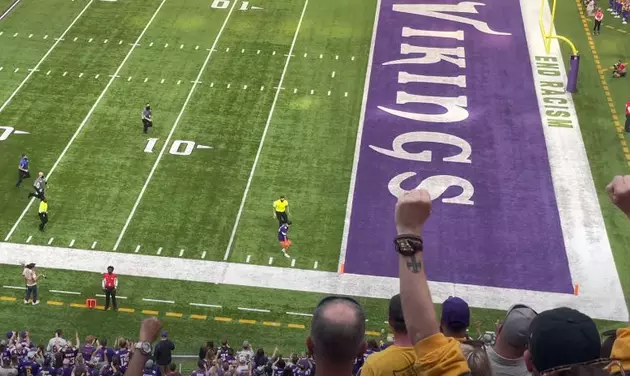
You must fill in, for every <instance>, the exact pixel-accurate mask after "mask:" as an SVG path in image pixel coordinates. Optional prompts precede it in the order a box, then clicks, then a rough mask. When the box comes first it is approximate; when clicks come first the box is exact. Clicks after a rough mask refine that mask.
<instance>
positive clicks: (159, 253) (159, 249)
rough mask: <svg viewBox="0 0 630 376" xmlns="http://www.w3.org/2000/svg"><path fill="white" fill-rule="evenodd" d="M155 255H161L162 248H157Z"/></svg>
mask: <svg viewBox="0 0 630 376" xmlns="http://www.w3.org/2000/svg"><path fill="white" fill-rule="evenodd" d="M156 254H157V255H161V254H162V247H160V248H158V250H157V253H156Z"/></svg>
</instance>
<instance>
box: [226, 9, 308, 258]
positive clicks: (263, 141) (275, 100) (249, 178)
mask: <svg viewBox="0 0 630 376" xmlns="http://www.w3.org/2000/svg"><path fill="white" fill-rule="evenodd" d="M307 6H308V0H305V1H304V8H302V14H301V15H300V21H298V24H297V27H296V29H295V34H294V35H293V41H292V42H291V48H290V49H289V53H288V54H287V60H286V61H285V63H284V69H283V70H282V75H281V76H280V81H278V86H277V89H276V95H275V96H274V98H273V103H272V104H271V109H270V110H269V116H267V123H266V124H265V129H264V130H263V134H262V136H261V138H260V144H259V145H258V151H256V157H255V158H254V164H253V165H252V170H251V171H250V173H249V177H248V178H247V185H245V191H244V192H243V198H242V199H241V204H240V206H239V208H238V213H237V214H236V220H235V221H234V227H233V228H232V233H231V234H230V241H229V242H228V245H227V247H226V249H225V255H224V256H223V260H227V259H228V257H229V256H230V251H231V250H232V244H233V243H234V237H235V236H236V230H237V229H238V224H239V222H240V220H241V215H242V214H243V208H244V207H245V201H246V200H247V194H248V193H249V188H250V187H251V185H252V180H253V179H254V173H255V172H256V167H257V166H258V159H260V154H261V152H262V148H263V145H264V144H265V138H266V137H267V131H268V130H269V125H270V124H271V118H272V117H273V111H274V110H275V108H276V103H278V97H279V96H280V91H281V90H282V83H283V82H284V76H285V75H286V74H287V69H288V68H289V62H290V61H291V56H293V49H294V48H295V42H296V41H297V38H298V34H299V33H300V27H302V20H303V19H304V14H305V13H306V7H307ZM274 53H275V51H274ZM261 89H262V88H261Z"/></svg>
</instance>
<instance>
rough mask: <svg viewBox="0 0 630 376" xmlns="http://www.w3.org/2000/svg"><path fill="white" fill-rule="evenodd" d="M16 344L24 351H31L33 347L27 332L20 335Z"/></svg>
mask: <svg viewBox="0 0 630 376" xmlns="http://www.w3.org/2000/svg"><path fill="white" fill-rule="evenodd" d="M18 343H19V344H20V345H22V347H23V348H25V349H31V348H33V347H35V345H34V344H33V342H31V339H30V337H29V333H28V331H27V330H25V331H23V332H22V333H20V336H19V337H18Z"/></svg>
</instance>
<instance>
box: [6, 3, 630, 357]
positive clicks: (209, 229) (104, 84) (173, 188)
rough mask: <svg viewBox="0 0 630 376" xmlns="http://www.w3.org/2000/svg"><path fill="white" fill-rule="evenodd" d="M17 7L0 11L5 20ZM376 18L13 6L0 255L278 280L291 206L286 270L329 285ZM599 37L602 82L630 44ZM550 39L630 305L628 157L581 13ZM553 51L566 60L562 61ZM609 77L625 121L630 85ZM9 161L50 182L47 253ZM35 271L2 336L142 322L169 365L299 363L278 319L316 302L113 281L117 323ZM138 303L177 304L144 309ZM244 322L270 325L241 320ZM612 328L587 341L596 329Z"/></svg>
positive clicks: (276, 9) (230, 289)
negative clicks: (235, 356)
mask: <svg viewBox="0 0 630 376" xmlns="http://www.w3.org/2000/svg"><path fill="white" fill-rule="evenodd" d="M10 3H12V1H6V0H4V1H3V0H0V12H1V11H2V10H3V9H6V8H7V7H8V6H9V4H10ZM375 5H376V4H375V1H368V2H364V1H357V0H351V1H344V2H340V1H333V0H320V1H310V2H306V1H295V0H290V1H283V2H277V1H271V0H260V1H258V0H255V1H249V2H244V1H238V2H233V1H227V0H225V1H221V0H216V1H214V2H212V1H209V0H204V1H201V0H186V1H172V0H165V1H161V0H134V1H123V0H119V1H100V0H97V1H89V0H77V1H68V0H63V1H62V0H48V1H46V2H34V1H26V0H23V2H22V3H20V4H19V6H18V7H16V9H15V10H14V11H13V12H12V13H11V14H10V15H9V16H8V17H6V19H4V20H2V21H0V33H1V34H0V67H2V69H0V106H1V107H0V126H4V127H10V128H0V132H2V131H3V130H4V133H3V134H0V160H2V161H3V163H1V164H0V185H1V186H2V187H4V188H3V189H0V213H1V215H0V236H1V238H2V240H6V241H10V242H14V243H26V242H27V241H28V243H30V244H36V245H46V244H49V242H50V244H51V245H55V246H60V247H67V246H69V245H70V244H71V243H72V246H73V247H75V248H83V249H90V248H94V249H97V250H103V251H113V250H114V248H116V251H117V252H131V253H134V252H136V251H137V252H138V253H141V254H150V255H156V254H158V252H159V255H161V256H171V257H184V258H192V259H202V258H203V259H206V260H223V259H224V258H225V257H226V254H227V260H228V261H231V262H241V263H242V262H249V263H252V264H264V265H267V264H268V263H269V258H270V257H273V258H274V264H273V265H275V266H285V267H286V266H289V263H290V262H291V260H288V259H284V258H283V257H278V256H279V255H280V253H279V247H278V245H277V240H276V229H277V222H276V221H275V219H273V218H272V207H271V203H272V201H273V200H274V199H276V198H277V197H278V196H279V195H281V194H284V195H287V197H288V200H289V201H290V203H291V205H290V207H291V218H292V220H293V221H294V222H295V226H294V227H293V228H292V230H291V235H292V240H293V242H294V246H293V247H292V254H293V257H294V258H295V267H297V268H304V269H312V268H313V267H314V265H315V262H317V265H318V268H319V269H322V270H328V271H336V270H337V262H338V255H339V249H340V245H341V238H342V231H343V223H344V217H345V211H346V208H345V203H346V199H347V194H348V188H349V182H350V174H351V170H352V159H353V154H354V148H355V137H356V130H357V124H358V121H359V115H360V110H361V103H362V99H363V86H364V78H365V73H366V65H367V60H368V53H369V48H370V40H371V36H372V25H373V22H374V16H375ZM258 8H260V9H258ZM51 20H52V22H51ZM607 21H609V23H608V25H609V26H610V27H611V28H604V30H603V33H602V35H601V36H598V37H597V38H596V39H595V45H596V49H597V52H598V56H599V58H600V59H601V61H602V64H606V65H608V64H610V65H612V63H613V62H614V61H616V60H617V59H624V60H626V61H627V60H630V45H628V44H627V43H624V41H626V40H627V34H628V33H630V27H628V26H627V25H625V26H624V25H621V23H620V22H619V20H615V19H611V18H610V17H608V18H607ZM556 26H557V31H558V34H560V35H565V36H567V37H569V38H570V39H571V40H572V41H573V42H574V43H575V44H576V45H577V47H578V48H579V49H580V50H581V56H582V62H581V64H582V65H581V72H580V85H579V89H580V91H579V93H577V94H576V95H574V100H575V104H576V106H577V110H578V115H579V119H580V125H581V130H582V134H583V137H584V141H585V145H586V148H587V153H588V156H589V160H590V163H591V170H592V173H593V177H594V180H595V183H596V186H597V189H598V191H599V192H600V204H601V207H602V211H603V213H604V219H605V222H606V226H607V231H608V235H609V238H610V241H611V245H612V248H613V252H614V256H615V261H616V264H617V269H618V271H619V273H620V276H621V282H622V285H623V287H624V291H625V293H626V294H625V295H626V299H628V298H629V297H630V280H628V278H624V276H625V275H626V273H627V272H628V271H630V257H628V252H627V246H626V245H627V244H630V235H629V234H628V232H627V226H628V223H627V219H626V218H625V217H624V216H623V215H621V214H619V213H618V212H617V210H616V209H614V207H613V206H612V205H610V204H609V203H608V198H607V196H606V194H605V193H604V189H603V188H604V187H605V185H606V184H607V183H608V182H609V181H610V180H611V178H612V176H614V175H615V174H619V173H625V172H626V171H627V170H628V164H627V160H626V156H625V155H624V154H627V153H629V152H628V151H627V150H623V147H622V146H621V145H620V143H619V138H618V136H617V134H616V130H615V126H614V125H613V123H612V118H611V113H610V110H609V107H608V102H607V98H606V97H605V95H604V88H603V87H602V84H601V79H600V76H599V74H600V72H598V71H597V68H596V67H595V65H594V63H593V53H592V52H591V50H590V49H589V40H588V39H587V35H586V34H585V30H584V28H583V26H582V21H581V18H580V16H579V12H578V8H577V6H576V4H575V2H560V3H559V11H558V15H557V19H556ZM624 30H625V31H626V33H624V32H623V31H624ZM563 51H564V52H565V57H567V56H568V55H569V51H570V50H569V49H568V48H565V46H563ZM608 73H609V72H608ZM608 73H606V77H607V82H608V86H609V90H610V93H611V95H612V97H613V98H614V105H615V107H616V108H618V111H621V109H622V108H623V104H624V103H625V101H626V100H627V99H629V98H630V87H629V86H628V84H627V82H628V81H627V79H626V80H625V81H620V80H612V79H610V78H609V76H610V75H609V74H608ZM146 103H150V104H151V106H152V109H153V114H154V124H155V126H154V128H153V129H151V130H150V131H149V134H148V135H144V134H143V133H142V124H141V121H140V113H141V110H142V108H143V106H144V105H145V104H146ZM25 132H27V133H25ZM3 136H5V137H6V139H3ZM204 147H207V148H204ZM22 153H28V155H29V156H30V159H31V172H32V175H35V173H36V172H37V171H40V170H41V171H45V172H46V173H47V174H49V181H50V187H49V188H48V191H47V196H48V198H49V205H50V206H49V210H50V223H49V225H48V227H47V231H46V232H45V233H43V234H42V233H40V232H39V231H38V230H37V225H38V223H39V221H38V218H37V216H36V207H35V205H31V206H29V200H28V199H27V198H26V196H27V193H28V192H29V191H30V185H31V184H32V181H33V178H31V179H30V180H27V181H25V184H24V188H21V189H18V188H15V187H14V185H15V181H16V178H17V172H16V167H17V165H18V161H19V158H20V155H21V154H22ZM5 238H6V239H5ZM50 239H53V240H52V241H51V240H50ZM1 261H2V260H0V262H1ZM44 272H46V273H47V274H48V275H49V278H48V279H47V280H45V281H44V282H43V283H42V290H43V291H44V292H46V296H45V297H44V304H42V305H40V306H39V307H30V306H29V307H23V306H22V305H21V303H20V299H21V294H22V292H21V291H20V290H16V289H12V288H4V287H3V288H2V290H0V307H1V308H0V322H2V323H11V324H9V326H10V328H7V330H8V329H20V328H29V329H31V330H33V331H34V332H35V333H36V339H37V340H38V341H44V340H46V339H47V338H48V336H49V333H50V332H52V330H54V327H57V326H59V327H63V328H65V329H66V330H71V328H77V329H78V330H79V331H80V332H81V334H82V335H84V334H86V333H88V332H89V333H90V334H95V335H104V334H106V335H110V336H114V335H124V336H128V337H131V338H134V337H135V336H136V331H137V327H138V325H139V322H140V320H141V319H142V318H143V317H147V316H148V315H153V314H155V315H157V316H158V317H160V318H161V319H162V320H163V321H164V323H165V327H166V328H167V329H168V330H169V331H170V332H171V333H173V337H174V338H173V339H174V340H175V341H178V340H179V341H180V342H179V343H180V344H181V346H180V347H178V352H179V353H195V350H196V349H197V348H198V346H199V344H200V343H202V342H204V341H206V340H210V339H214V340H215V341H216V340H219V339H220V338H221V337H222V336H224V335H227V336H228V338H233V339H234V340H235V341H241V340H243V339H248V340H249V341H251V342H252V343H254V345H255V346H258V345H260V346H263V347H265V348H266V349H271V350H272V349H273V347H274V346H275V345H281V349H280V350H281V352H282V353H284V354H287V353H289V352H293V351H302V350H303V342H304V338H305V335H306V334H307V330H308V322H309V318H308V316H300V315H291V314H287V312H294V313H295V312H297V313H310V312H312V310H313V308H314V306H315V304H316V302H317V301H318V299H319V298H321V295H319V294H308V293H298V292H290V291H280V290H265V289H260V288H253V287H252V288H245V287H235V286H227V285H214V284H201V283H189V282H180V281H171V280H160V279H148V278H136V277H125V288H124V290H122V291H121V292H120V293H119V294H120V295H123V296H126V297H127V299H125V300H121V301H120V303H119V304H120V306H121V307H124V308H128V309H129V311H128V312H119V313H118V314H113V313H111V312H101V311H93V310H87V309H84V308H79V307H76V306H75V307H73V306H72V304H75V305H77V304H81V303H83V300H84V299H81V298H79V297H75V296H72V295H64V294H54V293H49V292H47V291H48V290H50V289H57V290H67V291H79V292H80V293H81V296H83V297H84V296H92V295H94V294H97V293H100V291H99V290H100V289H99V282H98V279H99V277H98V276H97V275H95V274H90V273H83V272H68V271H60V270H44ZM0 273H1V274H2V275H3V276H5V277H3V278H2V285H3V286H20V285H21V278H20V276H19V268H17V267H15V266H4V265H3V266H0ZM147 291H150V292H151V295H152V296H155V297H157V296H159V297H160V298H161V299H166V300H173V301H177V303H175V304H173V305H164V304H159V303H151V302H145V301H143V300H142V297H146V296H147V294H146V292H147ZM189 302H205V303H208V304H210V303H211V304H214V305H221V308H207V307H205V308H204V307H197V306H190V305H189ZM361 302H362V303H363V304H364V305H365V306H366V310H367V314H368V319H369V322H368V325H367V327H368V331H369V332H370V335H371V336H376V334H375V333H379V332H380V331H381V330H382V329H386V325H385V324H384V322H383V321H384V320H385V319H386V313H387V301H384V300H378V299H361ZM249 306H255V307H258V308H264V309H268V310H269V312H248V311H243V310H239V307H241V308H242V307H249ZM131 310H132V311H131ZM143 311H146V312H145V313H143ZM42 312H44V314H42ZM193 315H194V316H195V317H193ZM473 315H474V319H475V320H479V321H480V323H481V327H482V330H493V326H494V323H495V321H496V320H497V319H500V318H501V316H502V313H501V312H499V311H492V310H482V309H474V310H473ZM228 319H229V320H228ZM289 325H291V327H290V326H289ZM617 325H622V324H619V323H609V322H600V329H602V330H604V329H607V328H609V327H612V326H617ZM2 329H4V325H2ZM175 333H177V334H175Z"/></svg>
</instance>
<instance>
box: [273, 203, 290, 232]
mask: <svg viewBox="0 0 630 376" xmlns="http://www.w3.org/2000/svg"><path fill="white" fill-rule="evenodd" d="M288 214H289V201H287V199H286V198H285V197H284V196H280V199H278V200H276V201H274V202H273V217H274V218H277V219H278V227H280V226H282V225H283V224H285V223H287V222H289V217H288Z"/></svg>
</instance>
